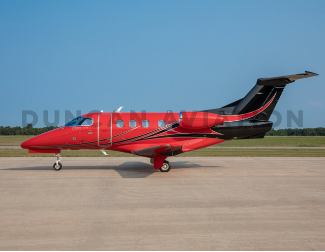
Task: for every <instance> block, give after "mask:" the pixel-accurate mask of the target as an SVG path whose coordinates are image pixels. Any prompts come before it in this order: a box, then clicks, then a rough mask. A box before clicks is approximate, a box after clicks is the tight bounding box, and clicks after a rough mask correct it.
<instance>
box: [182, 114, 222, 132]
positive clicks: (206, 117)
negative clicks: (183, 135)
mask: <svg viewBox="0 0 325 252" xmlns="http://www.w3.org/2000/svg"><path fill="white" fill-rule="evenodd" d="M223 122H224V119H223V117H222V116H221V115H217V114H212V113H206V112H195V111H191V112H180V113H179V126H181V127H183V128H186V129H204V128H210V127H212V126H216V125H222V124H223Z"/></svg>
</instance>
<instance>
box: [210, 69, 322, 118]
mask: <svg viewBox="0 0 325 252" xmlns="http://www.w3.org/2000/svg"><path fill="white" fill-rule="evenodd" d="M317 75H318V74H315V73H312V72H308V71H305V73H304V74H295V75H287V76H280V77H273V78H263V79H258V80H257V83H256V85H255V86H254V87H253V88H252V89H251V91H249V92H248V94H247V95H246V96H245V97H244V98H243V99H240V100H238V101H235V102H233V103H231V104H228V105H226V106H224V107H222V108H220V109H211V110H205V111H204V112H209V113H215V114H221V115H242V114H247V113H250V112H253V111H256V110H259V109H261V108H262V107H264V106H265V105H266V104H268V103H269V102H270V101H271V100H272V102H271V103H269V105H268V106H265V109H263V110H262V111H261V112H259V113H258V114H256V115H254V117H253V118H250V119H255V120H261V121H268V120H269V118H270V116H271V114H272V112H273V110H274V108H275V106H276V104H277V102H278V100H279V99H280V96H281V94H282V92H283V90H284V88H285V86H286V85H287V84H289V83H292V82H294V81H295V80H298V79H303V78H308V77H312V76H317Z"/></svg>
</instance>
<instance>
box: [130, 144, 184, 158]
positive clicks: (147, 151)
mask: <svg viewBox="0 0 325 252" xmlns="http://www.w3.org/2000/svg"><path fill="white" fill-rule="evenodd" d="M182 148H183V146H170V145H169V144H165V145H157V146H153V147H149V148H144V149H138V150H136V151H134V154H136V155H138V156H144V157H153V156H155V155H156V154H161V155H163V156H173V155H174V153H175V154H176V152H177V154H179V153H180V152H182Z"/></svg>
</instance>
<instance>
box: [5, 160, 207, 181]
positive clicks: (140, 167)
mask: <svg viewBox="0 0 325 252" xmlns="http://www.w3.org/2000/svg"><path fill="white" fill-rule="evenodd" d="M171 165H172V170H174V169H183V168H186V169H190V168H198V167H202V166H201V165H199V164H193V163H188V161H177V162H171ZM2 170H16V171H28V170H52V168H51V166H50V165H49V166H37V167H19V168H7V169H2ZM62 170H115V171H116V172H117V173H118V174H120V176H121V177H122V178H146V177H148V176H150V175H151V174H153V173H156V172H160V171H159V170H156V169H154V168H153V165H152V164H148V163H144V162H140V161H132V162H129V161H128V162H124V163H122V164H120V165H118V166H110V165H107V166H66V165H64V164H63V168H62ZM172 170H171V172H172Z"/></svg>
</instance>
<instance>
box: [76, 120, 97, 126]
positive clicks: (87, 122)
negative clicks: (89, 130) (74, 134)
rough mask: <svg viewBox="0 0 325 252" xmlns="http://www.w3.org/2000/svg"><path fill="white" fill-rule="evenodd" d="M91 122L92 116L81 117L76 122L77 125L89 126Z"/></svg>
mask: <svg viewBox="0 0 325 252" xmlns="http://www.w3.org/2000/svg"><path fill="white" fill-rule="evenodd" d="M92 124H93V119H92V118H82V119H81V120H80V121H79V122H78V126H91V125H92Z"/></svg>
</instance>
